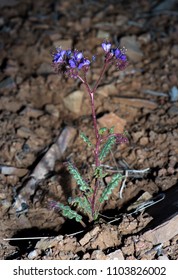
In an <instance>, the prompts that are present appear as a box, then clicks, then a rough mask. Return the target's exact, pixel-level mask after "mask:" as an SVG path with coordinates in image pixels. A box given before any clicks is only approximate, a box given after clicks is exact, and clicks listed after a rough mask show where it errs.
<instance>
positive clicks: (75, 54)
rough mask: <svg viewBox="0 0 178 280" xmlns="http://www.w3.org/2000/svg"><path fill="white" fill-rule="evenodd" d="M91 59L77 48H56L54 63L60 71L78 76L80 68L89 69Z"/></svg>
mask: <svg viewBox="0 0 178 280" xmlns="http://www.w3.org/2000/svg"><path fill="white" fill-rule="evenodd" d="M90 63H91V62H90V60H88V59H86V58H85V57H84V56H83V53H82V52H79V51H77V50H74V51H71V50H62V49H60V48H57V49H56V52H55V53H53V65H54V67H55V68H56V70H57V71H58V72H61V71H62V72H63V73H64V74H68V75H69V76H71V77H77V74H78V70H81V69H83V70H84V71H88V69H89V66H90Z"/></svg>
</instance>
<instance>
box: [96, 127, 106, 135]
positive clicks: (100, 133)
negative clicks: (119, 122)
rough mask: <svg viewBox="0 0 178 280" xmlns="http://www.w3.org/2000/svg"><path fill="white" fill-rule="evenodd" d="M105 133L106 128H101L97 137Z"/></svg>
mask: <svg viewBox="0 0 178 280" xmlns="http://www.w3.org/2000/svg"><path fill="white" fill-rule="evenodd" d="M105 131H107V128H106V127H102V128H100V129H99V131H98V133H99V135H102V134H103V133H104V132H105Z"/></svg>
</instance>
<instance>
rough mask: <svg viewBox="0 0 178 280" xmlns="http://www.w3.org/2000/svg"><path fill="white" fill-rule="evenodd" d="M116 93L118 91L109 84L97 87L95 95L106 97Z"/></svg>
mask: <svg viewBox="0 0 178 280" xmlns="http://www.w3.org/2000/svg"><path fill="white" fill-rule="evenodd" d="M117 91H118V90H117V88H116V87H115V86H114V85H112V84H110V85H105V86H102V87H99V88H98V89H97V91H96V93H97V94H99V95H102V96H104V97H108V96H109V95H110V94H116V93H117Z"/></svg>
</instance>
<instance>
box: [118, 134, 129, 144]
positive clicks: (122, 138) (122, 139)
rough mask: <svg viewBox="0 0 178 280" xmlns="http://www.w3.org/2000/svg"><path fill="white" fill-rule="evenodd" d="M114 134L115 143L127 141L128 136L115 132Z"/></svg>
mask: <svg viewBox="0 0 178 280" xmlns="http://www.w3.org/2000/svg"><path fill="white" fill-rule="evenodd" d="M115 136H116V143H117V144H123V143H127V142H129V141H128V138H127V137H126V136H125V135H124V134H121V133H116V134H115Z"/></svg>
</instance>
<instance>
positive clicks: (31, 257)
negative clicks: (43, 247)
mask: <svg viewBox="0 0 178 280" xmlns="http://www.w3.org/2000/svg"><path fill="white" fill-rule="evenodd" d="M38 254H39V250H33V251H31V252H30V253H29V254H28V258H29V259H30V260H33V259H35V258H36V257H37V256H38Z"/></svg>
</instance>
